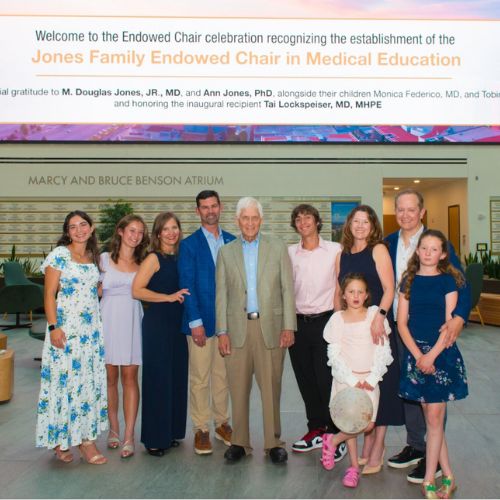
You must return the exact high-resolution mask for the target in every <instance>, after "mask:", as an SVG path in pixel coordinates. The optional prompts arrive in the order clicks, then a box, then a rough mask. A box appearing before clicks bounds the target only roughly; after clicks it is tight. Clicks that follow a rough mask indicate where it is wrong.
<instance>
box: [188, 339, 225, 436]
mask: <svg viewBox="0 0 500 500" xmlns="http://www.w3.org/2000/svg"><path fill="white" fill-rule="evenodd" d="M188 347H189V412H190V414H191V420H192V421H193V431H194V433H196V432H197V431H198V430H202V431H208V430H209V428H210V422H211V421H212V420H213V421H214V422H215V426H216V427H218V426H219V425H221V424H224V423H226V422H227V421H228V420H229V413H228V403H229V393H228V385H227V377H226V365H225V363H224V358H223V357H222V356H221V355H220V353H219V349H218V341H217V337H210V338H208V337H207V343H206V344H205V345H204V346H203V347H199V346H197V345H196V344H195V343H194V342H193V339H192V338H191V336H188Z"/></svg>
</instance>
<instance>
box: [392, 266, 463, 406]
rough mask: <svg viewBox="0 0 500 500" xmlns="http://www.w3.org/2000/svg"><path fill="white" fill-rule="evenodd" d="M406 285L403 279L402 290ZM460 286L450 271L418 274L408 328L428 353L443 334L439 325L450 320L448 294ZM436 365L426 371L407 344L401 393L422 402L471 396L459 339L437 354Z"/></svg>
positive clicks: (414, 285)
mask: <svg viewBox="0 0 500 500" xmlns="http://www.w3.org/2000/svg"><path fill="white" fill-rule="evenodd" d="M404 286H405V283H404V282H403V284H402V287H401V289H402V290H404ZM456 290H457V285H456V283H455V280H454V278H453V276H451V275H449V274H438V275H436V276H419V275H417V276H415V279H414V281H413V283H412V286H411V293H410V303H409V319H408V328H409V330H410V332H411V335H412V337H413V339H414V340H415V342H416V344H417V346H418V347H419V349H420V350H421V351H422V352H423V353H424V354H425V353H427V352H429V351H430V350H431V349H432V347H433V346H434V344H435V343H436V341H437V339H438V337H439V328H440V327H441V325H443V324H444V323H445V321H446V299H445V295H446V294H447V293H450V292H453V291H456ZM434 366H435V368H436V371H435V373H433V374H430V375H425V374H423V373H422V372H421V371H420V370H419V369H418V368H417V366H416V363H415V358H414V357H413V356H412V355H411V354H410V352H409V351H408V349H407V348H406V347H405V348H404V357H403V364H402V377H401V384H400V394H401V397H403V398H405V399H409V400H411V401H419V402H421V403H440V402H444V401H453V400H455V399H463V398H465V397H466V396H467V394H468V389H467V375H466V372H465V366H464V361H463V359H462V355H461V354H460V351H459V350H458V347H457V344H456V343H454V344H453V345H452V346H451V347H449V348H448V349H445V350H444V351H443V352H442V353H441V354H440V355H439V356H438V357H437V358H436V361H435V362H434Z"/></svg>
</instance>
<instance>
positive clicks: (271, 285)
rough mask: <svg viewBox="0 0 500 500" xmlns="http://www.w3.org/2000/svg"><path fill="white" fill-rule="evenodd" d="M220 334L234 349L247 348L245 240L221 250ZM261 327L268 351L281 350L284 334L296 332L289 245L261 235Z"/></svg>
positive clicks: (219, 258) (259, 269)
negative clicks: (228, 340)
mask: <svg viewBox="0 0 500 500" xmlns="http://www.w3.org/2000/svg"><path fill="white" fill-rule="evenodd" d="M216 285H217V291H216V299H215V305H216V315H217V316H216V332H221V331H224V332H227V334H228V335H229V338H230V340H231V346H232V347H235V348H240V347H243V345H244V343H245V337H246V332H247V310H246V301H247V296H246V293H247V280H246V273H245V263H244V261H243V247H242V244H241V237H238V238H236V240H234V241H232V242H231V243H229V244H227V245H224V246H223V247H222V248H221V249H220V250H219V255H218V258H217V270H216ZM257 297H258V301H259V313H260V325H261V328H262V335H263V337H264V343H265V344H266V347H267V348H268V349H274V348H276V347H279V341H280V333H281V331H282V330H296V329H297V319H296V315H295V293H294V288H293V278H292V266H291V263H290V258H289V256H288V251H287V247H286V245H285V244H284V243H283V241H281V240H280V239H278V238H275V237H273V236H269V235H265V234H262V233H261V234H260V236H259V255H258V263H257Z"/></svg>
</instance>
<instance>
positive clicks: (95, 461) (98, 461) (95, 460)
mask: <svg viewBox="0 0 500 500" xmlns="http://www.w3.org/2000/svg"><path fill="white" fill-rule="evenodd" d="M92 445H94V447H95V451H96V454H95V455H93V456H91V457H90V458H89V457H88V455H87V451H86V450H85V448H88V447H89V446H92ZM78 449H79V450H80V455H81V456H82V458H83V460H85V462H87V463H88V464H90V465H104V464H105V463H106V462H107V461H108V459H107V458H106V457H105V456H104V455H103V454H102V453H100V452H99V450H98V449H97V447H96V446H95V442H94V441H82V444H81V445H80V446H78Z"/></svg>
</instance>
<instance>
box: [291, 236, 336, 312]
mask: <svg viewBox="0 0 500 500" xmlns="http://www.w3.org/2000/svg"><path fill="white" fill-rule="evenodd" d="M340 251H341V247H340V244H339V243H335V242H333V241H325V240H324V239H323V238H321V237H320V238H319V246H317V247H316V248H315V249H314V250H305V249H304V248H303V247H302V241H301V242H300V243H296V244H295V245H290V246H289V247H288V254H289V255H290V260H291V261H292V267H293V282H294V286H295V304H296V310H297V313H298V314H318V313H322V312H325V311H330V310H331V309H333V296H334V294H335V286H336V285H337V275H336V274H335V259H336V257H337V254H338V253H339V252H340Z"/></svg>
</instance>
